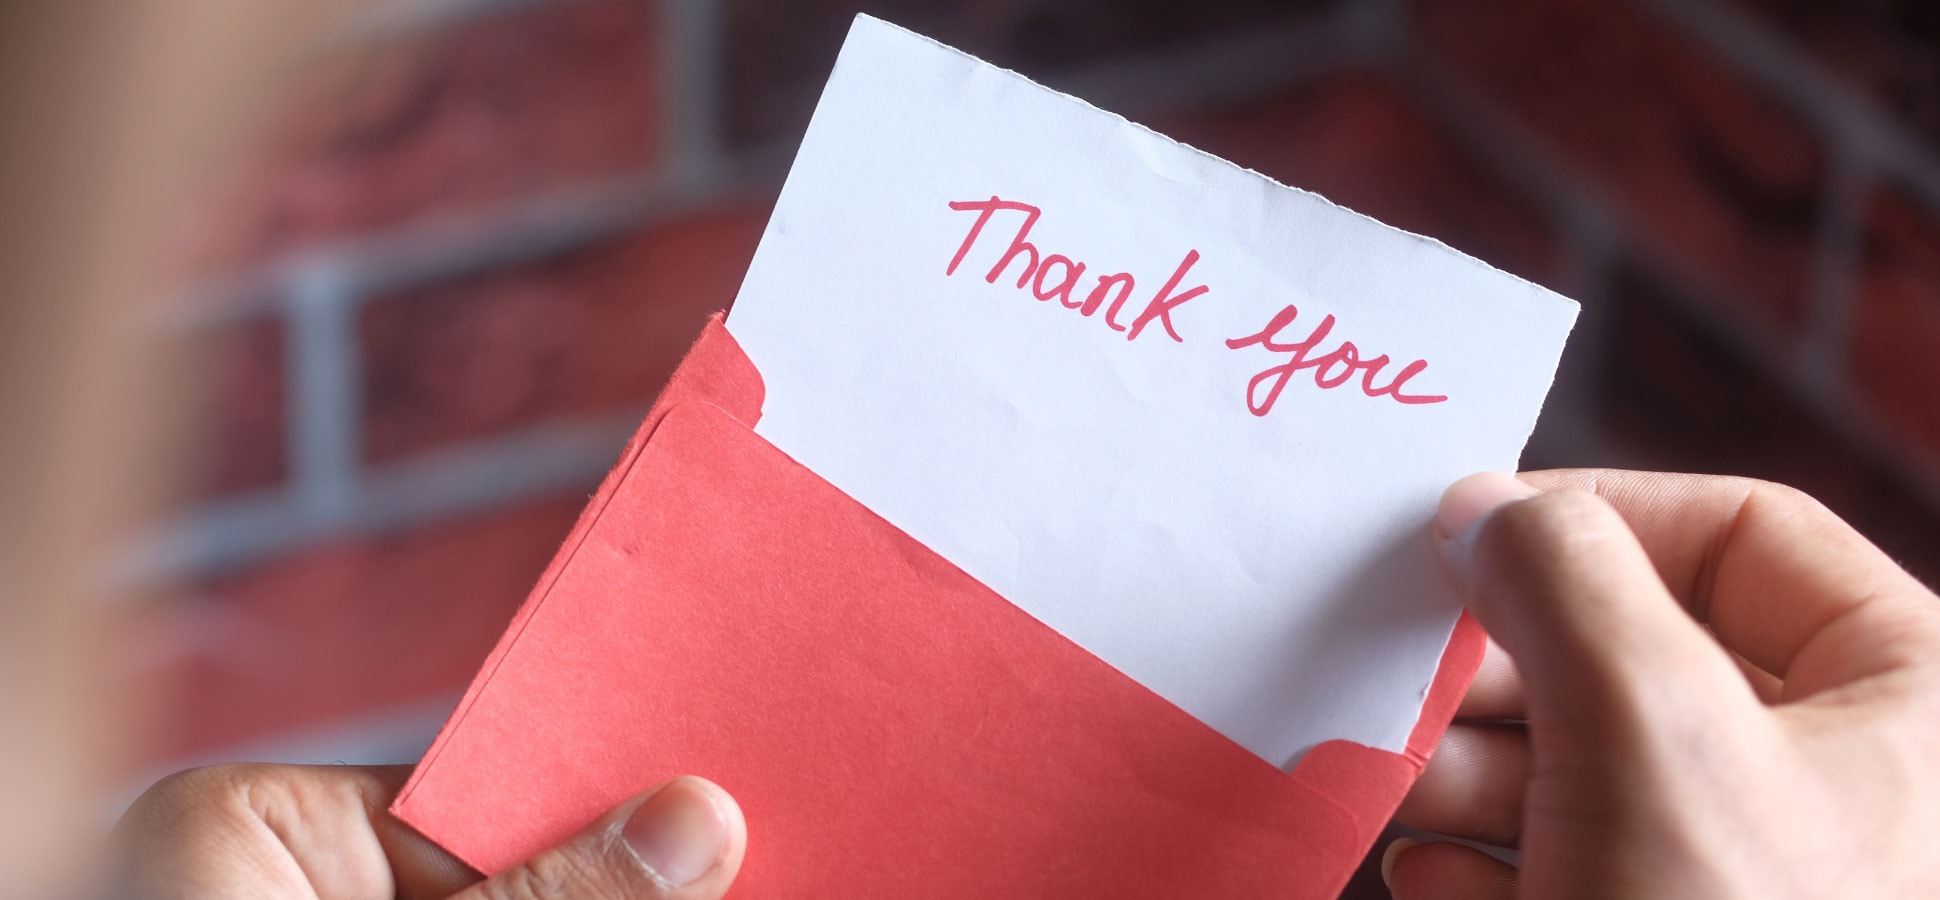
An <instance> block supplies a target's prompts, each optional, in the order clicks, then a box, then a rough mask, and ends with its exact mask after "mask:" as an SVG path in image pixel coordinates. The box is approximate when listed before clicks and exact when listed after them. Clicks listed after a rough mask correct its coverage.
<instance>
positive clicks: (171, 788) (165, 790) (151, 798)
mask: <svg viewBox="0 0 1940 900" xmlns="http://www.w3.org/2000/svg"><path fill="white" fill-rule="evenodd" d="M256 768H257V766H256V765H255V764H253V763H221V764H219V765H212V766H199V767H197V768H193V769H183V770H182V771H180V772H176V773H174V774H172V775H167V776H164V777H163V778H162V779H161V780H160V781H157V782H155V783H154V784H153V785H150V786H149V788H148V790H147V791H144V792H143V793H142V795H141V799H140V800H138V801H136V803H137V805H138V806H142V807H154V806H157V805H160V806H177V805H183V804H193V803H200V802H204V801H207V800H208V799H209V798H211V797H213V796H217V795H220V794H223V793H226V792H229V791H232V790H234V788H235V787H236V785H238V784H242V783H245V782H247V781H248V780H250V778H251V776H252V771H253V770H254V769H256Z"/></svg>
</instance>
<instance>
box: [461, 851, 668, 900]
mask: <svg viewBox="0 0 1940 900" xmlns="http://www.w3.org/2000/svg"><path fill="white" fill-rule="evenodd" d="M584 851H585V848H583V847H581V846H577V845H575V844H568V845H566V846H562V847H559V848H557V849H554V850H552V851H550V852H546V853H541V854H539V855H537V856H534V857H532V858H530V859H528V860H525V861H524V862H521V863H519V864H518V865H515V866H513V867H512V868H509V869H506V870H505V871H503V872H500V873H499V874H498V875H496V876H494V877H493V878H491V879H490V880H488V881H486V882H485V883H483V884H481V885H479V894H480V896H481V897H482V898H483V900H567V898H571V900H586V898H603V897H613V898H618V897H631V896H639V894H638V892H634V891H629V890H626V889H625V887H626V885H624V884H622V883H620V882H621V880H620V879H616V878H614V877H613V873H611V872H608V871H607V870H606V867H604V866H602V865H600V860H599V859H598V858H596V855H594V854H590V853H588V852H584Z"/></svg>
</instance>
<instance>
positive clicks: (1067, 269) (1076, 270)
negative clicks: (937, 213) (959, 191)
mask: <svg viewBox="0 0 1940 900" xmlns="http://www.w3.org/2000/svg"><path fill="white" fill-rule="evenodd" d="M950 208H951V209H954V210H957V211H959V212H971V211H974V212H976V213H977V221H976V222H975V223H973V224H971V226H970V232H969V233H968V234H966V235H964V238H963V244H962V245H961V246H959V247H957V253H956V256H954V257H951V259H950V266H949V268H947V269H945V270H944V272H943V274H945V275H955V274H956V271H957V267H958V266H960V265H962V264H963V259H964V257H966V256H968V255H969V254H970V248H971V247H973V246H975V245H976V243H977V239H978V238H979V237H981V236H982V235H983V229H984V226H985V225H988V224H990V220H991V219H992V218H994V217H995V216H996V215H997V214H998V213H1000V212H1001V213H1022V214H1023V221H1022V222H1020V223H1019V224H1018V226H1017V231H1016V233H1015V234H1013V235H1012V236H1011V239H1010V244H1009V245H1008V246H1006V247H1005V248H1004V254H1003V256H1001V257H999V258H998V259H997V264H996V265H993V266H991V267H990V272H989V273H988V274H986V275H985V276H984V280H985V281H987V282H990V283H991V284H996V283H997V279H998V277H999V276H1001V275H1003V274H1004V270H1005V269H1008V268H1010V265H1011V263H1012V262H1014V261H1018V260H1022V261H1023V263H1024V268H1023V271H1021V272H1019V273H1018V275H1017V287H1018V288H1019V289H1020V290H1021V289H1028V290H1030V292H1031V296H1034V297H1036V298H1037V299H1039V300H1044V301H1049V300H1053V299H1055V300H1057V301H1058V302H1059V303H1060V304H1062V305H1063V306H1064V307H1065V308H1066V309H1075V310H1077V311H1078V313H1079V315H1083V316H1090V315H1093V314H1095V313H1097V312H1098V310H1099V309H1100V308H1103V309H1104V310H1105V324H1106V325H1107V326H1110V327H1111V329H1112V330H1114V331H1123V332H1125V339H1126V340H1128V341H1129V340H1136V339H1137V338H1138V336H1139V334H1140V333H1142V332H1144V331H1145V327H1146V326H1147V325H1150V324H1152V323H1154V322H1157V323H1158V324H1159V326H1160V327H1162V328H1164V329H1165V333H1166V334H1167V335H1169V336H1171V338H1172V339H1173V340H1175V341H1179V342H1181V343H1184V341H1185V339H1184V338H1182V337H1180V336H1179V330H1178V329H1177V328H1175V327H1173V324H1172V313H1173V311H1174V310H1176V309H1178V308H1179V307H1181V306H1183V305H1185V304H1186V303H1187V302H1188V301H1190V300H1193V299H1196V298H1198V297H1200V296H1203V295H1204V294H1205V293H1206V286H1205V285H1203V284H1202V285H1199V286H1197V287H1193V288H1191V289H1189V290H1185V291H1181V290H1179V285H1180V284H1181V283H1183V282H1184V281H1185V278H1186V273H1187V272H1189V271H1191V269H1192V265H1193V263H1196V262H1198V261H1199V251H1197V250H1188V251H1186V256H1185V261H1184V262H1181V263H1179V266H1178V268H1176V269H1174V270H1173V271H1172V277H1171V278H1170V279H1169V280H1167V281H1166V283H1165V286H1164V287H1162V288H1159V292H1158V293H1157V294H1154V295H1153V296H1152V299H1151V300H1149V301H1147V302H1146V304H1145V309H1144V310H1143V311H1142V312H1140V313H1139V314H1138V315H1137V316H1136V317H1134V318H1133V319H1132V322H1131V324H1130V325H1127V324H1125V323H1124V322H1121V321H1119V314H1120V313H1121V312H1123V310H1124V308H1125V301H1126V299H1128V298H1129V297H1131V295H1132V290H1133V288H1134V287H1135V284H1134V281H1133V279H1132V276H1131V275H1130V274H1129V273H1126V272H1118V273H1115V274H1112V275H1099V276H1097V283H1096V284H1094V285H1092V287H1091V290H1090V291H1088V292H1087V293H1086V294H1085V295H1084V297H1083V298H1082V299H1081V298H1079V297H1078V296H1077V291H1078V288H1079V286H1080V285H1081V284H1082V282H1083V281H1084V276H1085V264H1084V263H1082V262H1079V261H1077V260H1075V259H1072V258H1071V257H1069V256H1066V255H1064V254H1062V253H1052V254H1048V255H1044V254H1040V252H1039V251H1038V247H1037V245H1036V244H1033V243H1031V241H1030V236H1031V227H1032V226H1034V225H1036V224H1037V220H1038V218H1039V217H1040V216H1041V215H1042V214H1043V210H1041V209H1039V208H1037V207H1035V206H1032V205H1030V204H1028V203H1018V202H1016V201H1012V200H1004V199H1001V198H999V197H996V196H992V197H991V198H990V199H989V200H960V201H951V203H950ZM1108 303H1109V305H1107V304H1108Z"/></svg>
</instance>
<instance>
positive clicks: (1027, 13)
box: [722, 0, 1337, 145]
mask: <svg viewBox="0 0 1940 900" xmlns="http://www.w3.org/2000/svg"><path fill="white" fill-rule="evenodd" d="M725 5H726V13H725V19H726V22H727V36H726V53H725V60H724V66H723V68H722V78H723V86H724V91H723V94H724V96H725V98H726V100H727V118H726V122H725V130H726V133H727V137H728V140H729V141H730V142H731V143H733V144H735V145H746V144H750V143H755V144H758V143H761V142H764V141H773V140H792V139H793V138H794V137H795V136H797V135H799V133H800V132H801V130H802V129H803V128H805V127H807V125H808V117H809V113H810V112H811V111H812V110H813V109H814V108H815V99H816V98H817V97H819V96H821V93H822V84H823V82H825V81H827V80H828V74H829V69H830V68H831V67H832V66H833V65H834V63H835V54H836V51H837V50H838V49H839V48H840V47H841V46H842V37H843V35H845V34H847V33H848V28H849V22H850V19H851V18H852V17H853V16H854V15H855V14H856V13H857V12H866V13H869V14H870V15H873V16H876V17H878V18H882V19H886V20H888V21H891V22H894V23H896V24H898V25H902V26H904V27H907V28H911V29H914V30H916V31H918V32H920V33H922V34H925V35H928V36H930V37H933V38H936V39H937V40H939V41H942V42H944V43H946V44H950V45H951V46H955V47H959V48H962V49H963V50H966V51H968V52H970V53H974V54H976V55H978V56H981V57H983V58H985V59H988V60H990V61H992V62H994V63H997V64H998V65H1001V66H1005V67H1007V68H1013V69H1017V70H1019V71H1022V72H1024V73H1025V74H1027V75H1035V76H1044V75H1047V74H1055V73H1058V72H1062V71H1067V70H1070V69H1073V68H1076V67H1079V66H1084V65H1087V64H1091V63H1097V62H1101V61H1105V60H1111V59H1119V58H1124V57H1128V56H1131V55H1133V54H1138V53H1148V52H1153V51H1163V50H1166V49H1168V48H1177V47H1180V46H1184V45H1188V44H1191V43H1193V42H1196V41H1199V40H1203V39H1205V38H1208V37H1211V36H1214V35H1218V34H1220V33H1223V32H1234V31H1239V30H1243V29H1248V28H1257V27H1259V26H1262V25H1270V24H1274V23H1276V22H1280V21H1284V20H1286V19H1288V18H1289V17H1298V16H1300V15H1302V14H1306V13H1311V12H1312V11H1314V10H1318V9H1322V8H1326V7H1332V6H1335V5H1337V3H1336V2H1335V0H1198V2H1194V3H1179V2H1174V0H984V2H977V3H935V2H931V0H868V2H863V3H860V4H858V3H855V2H834V0H728V2H727V3H726V4H725Z"/></svg>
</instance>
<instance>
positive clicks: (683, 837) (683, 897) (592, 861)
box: [453, 777, 747, 900]
mask: <svg viewBox="0 0 1940 900" xmlns="http://www.w3.org/2000/svg"><path fill="white" fill-rule="evenodd" d="M746 847H747V823H746V822H745V821H744V820H743V819H742V817H741V808H740V807H739V806H738V805H736V804H735V802H734V798H732V797H730V796H728V793H727V792H726V791H724V790H722V789H721V788H720V786H719V785H716V784H714V783H713V782H710V781H706V780H704V779H700V778H694V777H682V778H676V779H674V780H672V781H669V782H667V783H666V784H663V785H661V786H660V787H658V788H655V789H654V790H651V791H648V792H647V793H646V794H644V795H642V796H640V797H636V798H634V799H633V800H630V801H628V802H626V803H624V804H621V805H620V806H619V808H617V809H614V810H613V811H612V812H610V813H608V814H607V815H606V816H605V817H603V818H601V819H600V820H599V821H598V822H595V823H593V824H592V825H589V826H587V827H586V829H585V830H583V831H581V832H580V833H579V834H577V835H574V836H573V837H571V838H569V839H567V841H566V842H565V843H563V844H560V845H559V846H557V847H554V848H552V849H550V850H547V851H545V852H544V853H541V854H539V855H537V856H534V857H532V858H531V859H529V860H527V861H525V862H524V863H521V864H519V865H516V866H513V867H512V868H510V869H507V870H505V871H503V872H500V873H498V874H497V875H494V876H492V877H491V878H489V879H487V880H485V881H483V882H480V883H479V884H477V885H474V886H473V887H472V888H471V889H470V890H468V891H466V892H464V893H463V894H460V895H459V896H458V897H456V898H453V900H584V898H593V897H598V898H614V900H618V898H627V900H717V898H719V897H721V896H723V895H725V894H726V893H727V889H728V886H729V885H730V884H732V883H733V882H734V876H735V874H736V873H738V872H739V871H740V870H741V857H742V854H743V852H744V851H745V849H746Z"/></svg>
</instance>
